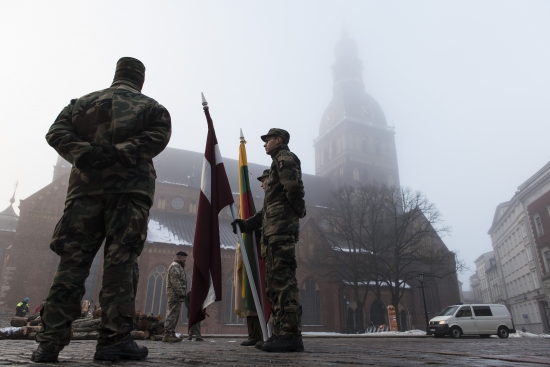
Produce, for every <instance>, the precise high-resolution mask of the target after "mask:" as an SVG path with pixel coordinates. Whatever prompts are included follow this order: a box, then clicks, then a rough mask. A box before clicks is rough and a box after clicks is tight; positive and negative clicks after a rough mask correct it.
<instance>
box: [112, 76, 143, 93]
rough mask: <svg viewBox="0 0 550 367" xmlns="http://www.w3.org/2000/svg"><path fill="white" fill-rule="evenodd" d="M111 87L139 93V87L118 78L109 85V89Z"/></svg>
mask: <svg viewBox="0 0 550 367" xmlns="http://www.w3.org/2000/svg"><path fill="white" fill-rule="evenodd" d="M112 87H118V88H124V89H128V90H129V91H131V92H134V93H141V91H140V90H139V87H138V86H137V85H136V84H135V83H133V82H131V81H130V80H128V79H125V78H118V79H115V80H113V83H112V84H111V88H112Z"/></svg>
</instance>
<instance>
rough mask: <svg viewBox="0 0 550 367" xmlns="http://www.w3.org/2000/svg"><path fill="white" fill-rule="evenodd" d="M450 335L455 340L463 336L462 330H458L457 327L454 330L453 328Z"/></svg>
mask: <svg viewBox="0 0 550 367" xmlns="http://www.w3.org/2000/svg"><path fill="white" fill-rule="evenodd" d="M449 334H450V335H451V336H452V337H453V338H455V339H458V338H460V337H461V336H462V330H460V328H457V327H456V326H455V327H454V328H451V331H450V332H449Z"/></svg>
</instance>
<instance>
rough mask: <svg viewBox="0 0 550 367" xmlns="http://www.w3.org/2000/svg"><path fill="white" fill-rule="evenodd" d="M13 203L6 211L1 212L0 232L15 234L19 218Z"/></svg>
mask: <svg viewBox="0 0 550 367" xmlns="http://www.w3.org/2000/svg"><path fill="white" fill-rule="evenodd" d="M12 204H13V201H12V202H11V203H10V206H8V207H7V208H6V209H5V210H4V211H2V212H0V232H15V230H16V228H17V222H19V216H18V215H17V214H16V213H15V210H13V205H12Z"/></svg>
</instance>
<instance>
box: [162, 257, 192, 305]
mask: <svg viewBox="0 0 550 367" xmlns="http://www.w3.org/2000/svg"><path fill="white" fill-rule="evenodd" d="M184 267H185V265H183V264H182V263H180V262H179V261H177V260H176V259H174V261H173V262H172V264H170V266H169V267H168V279H166V297H167V298H168V300H169V301H174V302H175V301H179V302H183V300H182V298H183V297H184V296H185V295H186V294H187V275H185V270H184Z"/></svg>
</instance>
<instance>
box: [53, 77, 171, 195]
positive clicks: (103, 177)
mask: <svg viewBox="0 0 550 367" xmlns="http://www.w3.org/2000/svg"><path fill="white" fill-rule="evenodd" d="M170 135H171V120H170V114H169V113H168V111H167V110H166V108H164V107H163V106H162V105H160V104H159V103H158V102H157V101H155V100H154V99H152V98H150V97H147V96H146V95H144V94H142V93H141V92H140V91H139V90H138V89H137V87H136V85H135V84H133V83H131V82H129V81H127V80H115V81H114V82H113V84H112V85H111V87H110V88H107V89H104V90H100V91H97V92H93V93H90V94H87V95H85V96H83V97H81V98H78V99H73V100H72V101H71V102H70V103H69V104H68V105H67V107H65V108H64V109H63V110H62V111H61V113H60V114H59V116H58V117H57V119H56V120H55V122H54V123H53V125H52V126H51V127H50V130H49V131H48V133H47V134H46V140H47V141H48V144H50V145H51V146H52V147H53V148H54V149H55V150H56V151H57V152H58V153H59V154H60V155H61V156H62V157H63V158H65V159H66V160H67V161H68V162H70V163H71V164H72V165H73V167H72V169H71V175H70V178H69V187H68V191H67V199H73V198H77V197H81V196H84V195H103V194H122V193H137V194H142V195H146V196H147V197H149V199H150V200H151V202H152V201H153V195H154V192H155V178H156V172H155V169H154V167H153V161H152V159H153V157H155V156H156V155H158V154H159V153H160V152H162V151H163V150H164V148H165V147H166V145H167V144H168V141H169V140H170ZM92 144H105V145H110V146H114V148H116V152H117V155H118V159H117V161H116V163H115V164H114V165H112V166H110V167H107V168H104V169H96V168H92V167H90V166H89V164H88V162H87V159H86V155H87V154H89V153H90V152H91V150H92V149H93V146H92Z"/></svg>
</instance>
